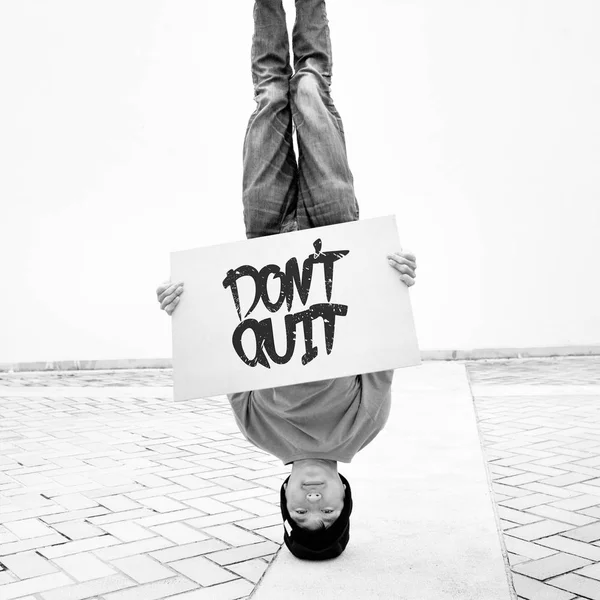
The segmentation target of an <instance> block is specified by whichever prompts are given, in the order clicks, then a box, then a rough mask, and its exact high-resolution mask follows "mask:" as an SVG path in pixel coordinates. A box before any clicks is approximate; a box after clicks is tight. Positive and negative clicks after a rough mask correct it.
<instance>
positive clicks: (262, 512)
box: [231, 498, 281, 517]
mask: <svg viewBox="0 0 600 600" xmlns="http://www.w3.org/2000/svg"><path fill="white" fill-rule="evenodd" d="M231 504H232V505H233V506H235V507H237V508H240V509H242V510H245V511H248V512H249V513H254V514H255V515H257V516H259V517H265V516H267V515H273V514H279V515H280V514H281V511H280V510H279V507H277V506H273V505H272V504H269V503H267V502H264V501H263V500H258V499H256V498H247V499H246V500H234V501H232V502H231Z"/></svg>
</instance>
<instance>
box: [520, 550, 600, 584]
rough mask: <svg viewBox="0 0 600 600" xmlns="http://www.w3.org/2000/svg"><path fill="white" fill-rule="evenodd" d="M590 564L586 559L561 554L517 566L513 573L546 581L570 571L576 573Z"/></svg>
mask: <svg viewBox="0 0 600 600" xmlns="http://www.w3.org/2000/svg"><path fill="white" fill-rule="evenodd" d="M589 564H590V561H589V560H587V559H585V558H579V557H578V556H573V555H572V554H565V553H563V552H559V553H557V554H553V555H552V556H547V557H545V558H540V559H538V560H532V561H529V562H526V563H524V564H520V565H517V566H515V567H513V571H515V572H517V573H521V574H523V575H527V576H528V577H533V578H534V579H539V580H544V579H548V578H550V577H556V576H557V575H562V574H564V573H568V572H569V571H575V570H576V569H579V568H581V567H584V566H587V565H589Z"/></svg>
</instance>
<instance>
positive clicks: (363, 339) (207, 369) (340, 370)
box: [171, 217, 419, 400]
mask: <svg viewBox="0 0 600 600" xmlns="http://www.w3.org/2000/svg"><path fill="white" fill-rule="evenodd" d="M400 248H401V245H400V240H399V238H398V229H397V226H396V220H395V218H394V217H379V218H376V219H363V220H361V221H353V222H350V223H341V224H339V225H329V226H325V227H319V228H318V229H306V230H302V231H294V232H290V233H281V234H279V235H271V236H265V237H261V238H254V239H251V240H243V241H239V242H232V243H226V244H219V245H215V246H207V247H204V248H194V249H191V250H183V251H179V252H173V253H172V254H171V280H172V281H183V282H185V292H184V294H183V295H182V296H181V302H180V303H179V305H178V306H177V310H176V311H175V312H174V313H173V317H172V319H171V323H172V326H173V385H174V393H175V399H176V400H189V399H192V398H206V397H210V396H215V395H219V394H233V393H236V392H245V391H251V390H260V389H264V388H276V387H280V386H287V385H296V384H300V383H304V382H311V381H319V380H323V379H333V378H336V377H345V376H349V375H358V374H363V373H372V372H374V371H383V370H385V369H395V368H398V367H403V366H409V365H415V364H419V348H418V344H417V339H416V333H415V328H414V322H413V318H412V311H411V306H410V298H409V290H408V288H407V287H406V286H405V285H404V284H403V283H402V282H401V281H400V279H399V277H398V272H397V271H395V270H394V269H393V268H391V267H390V265H389V264H388V261H387V258H386V257H387V255H388V254H389V253H390V252H394V251H396V250H398V249H400ZM239 265H242V266H239Z"/></svg>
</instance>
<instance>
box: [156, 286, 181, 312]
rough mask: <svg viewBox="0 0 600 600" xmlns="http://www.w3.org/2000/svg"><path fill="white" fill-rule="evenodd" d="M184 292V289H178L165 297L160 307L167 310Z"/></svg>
mask: <svg viewBox="0 0 600 600" xmlns="http://www.w3.org/2000/svg"><path fill="white" fill-rule="evenodd" d="M182 292H183V289H182V288H177V289H176V290H175V291H174V292H173V293H172V294H169V295H168V296H165V298H164V299H163V301H162V302H161V303H160V307H161V308H163V309H164V308H166V307H167V306H168V305H169V304H171V302H173V301H174V300H175V299H176V298H178V297H179V295H180V294H181V293H182Z"/></svg>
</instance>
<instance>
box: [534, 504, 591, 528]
mask: <svg viewBox="0 0 600 600" xmlns="http://www.w3.org/2000/svg"><path fill="white" fill-rule="evenodd" d="M527 512H529V513H532V514H534V515H539V516H541V517H546V518H548V519H554V520H555V521H562V522H563V523H568V524H571V525H587V524H590V523H593V522H595V521H596V520H597V519H593V518H592V517H587V516H585V515H581V514H579V513H576V512H574V511H569V510H562V509H560V508H555V507H553V506H548V505H547V504H543V505H541V506H532V507H531V508H528V509H527Z"/></svg>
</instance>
